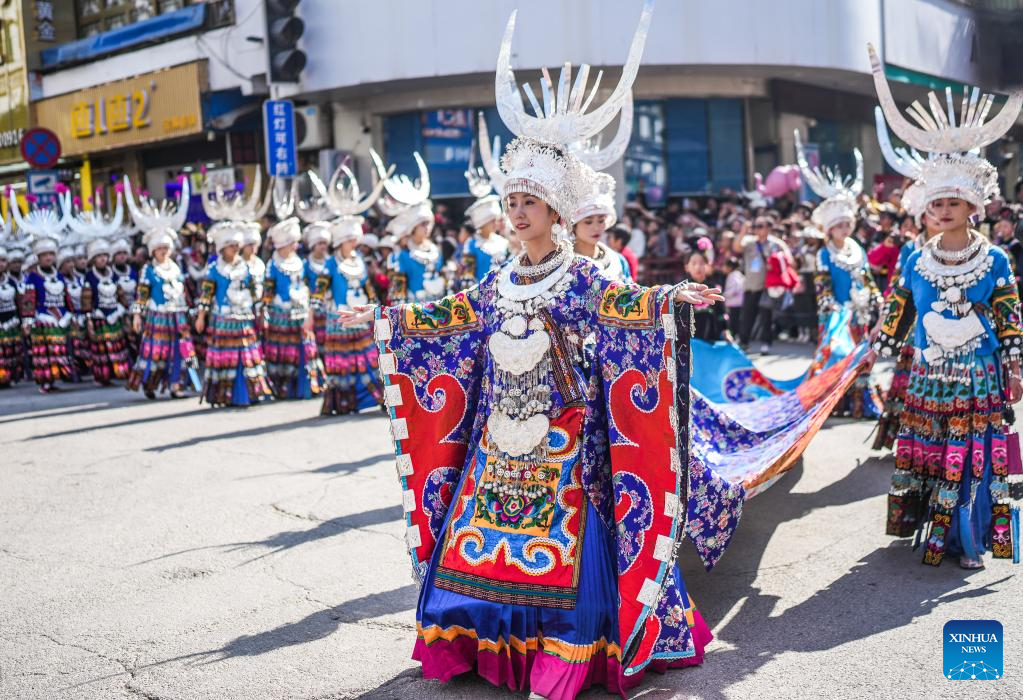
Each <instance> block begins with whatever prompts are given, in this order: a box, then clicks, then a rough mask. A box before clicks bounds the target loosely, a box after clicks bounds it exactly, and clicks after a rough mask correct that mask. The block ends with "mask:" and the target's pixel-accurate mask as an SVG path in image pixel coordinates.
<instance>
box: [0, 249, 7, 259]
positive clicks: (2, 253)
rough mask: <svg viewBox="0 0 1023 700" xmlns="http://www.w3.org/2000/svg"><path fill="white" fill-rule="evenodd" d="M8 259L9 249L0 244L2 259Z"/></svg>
mask: <svg viewBox="0 0 1023 700" xmlns="http://www.w3.org/2000/svg"><path fill="white" fill-rule="evenodd" d="M6 259H7V249H6V248H4V247H3V246H2V245H0V260H6Z"/></svg>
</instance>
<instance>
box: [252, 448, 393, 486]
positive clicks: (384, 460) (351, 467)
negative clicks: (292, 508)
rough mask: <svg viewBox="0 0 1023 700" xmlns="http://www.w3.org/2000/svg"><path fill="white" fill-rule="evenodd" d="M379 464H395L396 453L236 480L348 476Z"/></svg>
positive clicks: (255, 475) (253, 475)
mask: <svg viewBox="0 0 1023 700" xmlns="http://www.w3.org/2000/svg"><path fill="white" fill-rule="evenodd" d="M378 464H392V465H393V464H394V453H393V452H390V451H388V452H386V453H384V454H378V455H372V456H371V457H363V458H362V459H356V460H352V461H351V462H337V463H335V464H328V465H327V466H325V467H316V468H315V469H302V470H289V471H282V472H267V473H266V474H251V475H249V476H240V477H238V478H237V479H236V481H247V480H249V479H264V478H267V477H271V476H287V475H293V474H333V475H335V476H346V475H348V474H354V473H355V472H357V471H360V470H362V469H365V468H366V467H374V466H376V465H378Z"/></svg>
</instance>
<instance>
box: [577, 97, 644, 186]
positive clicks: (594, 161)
mask: <svg viewBox="0 0 1023 700" xmlns="http://www.w3.org/2000/svg"><path fill="white" fill-rule="evenodd" d="M631 138H632V93H631V92H630V93H629V97H628V99H627V100H625V103H624V104H623V105H622V112H621V114H620V115H619V116H618V130H617V131H615V135H614V138H613V139H611V141H610V142H609V143H608V144H607V145H606V146H601V141H600V136H599V135H598V136H593V137H591V138H589V139H586V140H585V141H577V142H575V143H573V144H570V145H569V147H568V149H569V150H570V151H571V152H572V153H573V154H574V155H575V156H576V157H578V158H579V160H581V161H582V162H583V163H585V164H586V165H588V166H590V167H591V168H593V169H594V170H605V169H607V168H609V167H610V166H611V165H613V164H614V163H616V162H617V161H618V159H619V158H621V157H622V156H623V155H625V149H627V148H628V147H629V139H631Z"/></svg>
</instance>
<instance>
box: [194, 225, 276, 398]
mask: <svg viewBox="0 0 1023 700" xmlns="http://www.w3.org/2000/svg"><path fill="white" fill-rule="evenodd" d="M210 236H211V237H212V238H213V241H214V244H215V245H216V248H217V260H216V261H214V262H212V263H210V265H209V268H208V269H207V271H206V280H205V281H204V282H203V287H202V297H201V298H200V299H199V304H198V307H199V311H198V313H197V314H196V319H195V328H196V330H197V331H198V332H199V333H202V332H203V331H205V330H206V327H207V317H209V330H208V331H207V335H206V370H205V376H204V378H203V389H202V395H201V396H200V397H199V400H200V402H202V401H206V403H208V404H210V405H211V406H250V405H252V404H254V403H257V402H258V401H259V400H260V399H263V398H267V397H270V396H273V390H272V388H271V385H270V382H269V381H268V379H267V375H266V365H265V364H264V362H263V351H262V348H260V345H259V337H258V336H257V335H256V325H255V313H254V307H255V305H256V301H257V300H258V298H259V297H258V296H257V295H256V285H255V280H254V279H253V277H252V275H251V274H250V273H249V267H248V265H246V264H245V261H244V260H243V259H242V257H241V255H240V254H239V252H238V251H239V248H240V247H241V242H242V232H241V230H239V226H238V224H236V223H234V222H230V221H222V222H218V223H217V224H214V225H213V227H212V228H211V229H210Z"/></svg>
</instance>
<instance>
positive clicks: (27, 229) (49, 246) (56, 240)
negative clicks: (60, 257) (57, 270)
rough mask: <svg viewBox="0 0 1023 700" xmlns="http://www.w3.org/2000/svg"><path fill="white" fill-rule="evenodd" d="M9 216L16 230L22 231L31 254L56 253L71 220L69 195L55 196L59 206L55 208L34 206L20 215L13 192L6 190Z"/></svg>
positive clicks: (19, 208) (66, 193) (68, 193)
mask: <svg viewBox="0 0 1023 700" xmlns="http://www.w3.org/2000/svg"><path fill="white" fill-rule="evenodd" d="M8 198H9V201H10V209H11V216H12V217H13V218H14V223H15V224H16V225H17V226H18V230H20V231H22V232H23V233H24V234H25V235H26V237H27V239H28V241H29V242H30V243H31V245H32V252H33V253H35V254H36V255H38V254H40V253H44V252H47V253H56V252H57V249H58V248H59V247H60V246H61V245H63V243H64V239H65V236H66V235H67V227H68V221H69V220H70V219H71V216H72V211H71V193H70V192H67V191H65V192H61V193H59V194H58V195H57V199H58V200H59V206H57V207H55V208H49V207H41V208H38V209H37V208H36V207H34V206H31V205H30V207H29V211H28V213H27V214H22V212H21V207H19V206H18V199H17V197H16V196H15V194H14V190H12V189H11V190H8Z"/></svg>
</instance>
